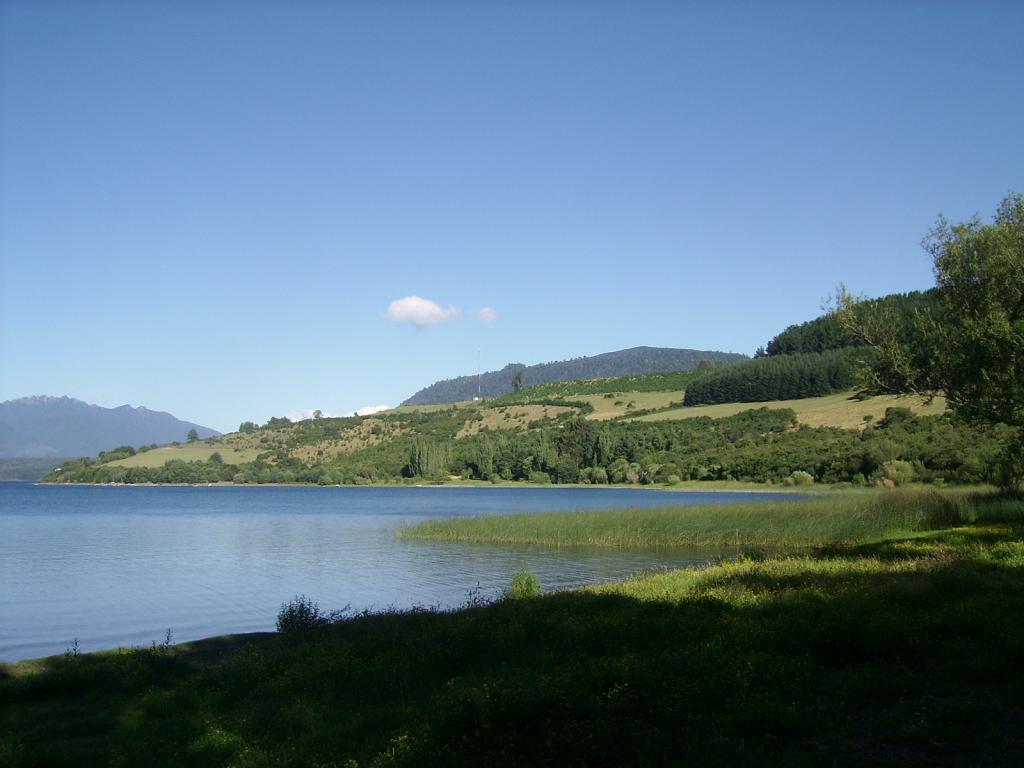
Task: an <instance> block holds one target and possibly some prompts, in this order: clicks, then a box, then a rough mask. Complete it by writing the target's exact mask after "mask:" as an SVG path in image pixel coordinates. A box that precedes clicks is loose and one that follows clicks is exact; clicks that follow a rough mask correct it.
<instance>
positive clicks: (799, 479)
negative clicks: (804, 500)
mask: <svg viewBox="0 0 1024 768" xmlns="http://www.w3.org/2000/svg"><path fill="white" fill-rule="evenodd" d="M790 477H792V478H793V485H814V475H812V474H811V473H810V472H804V471H803V470H802V469H798V470H796V471H795V472H794V473H793V474H792V475H790Z"/></svg>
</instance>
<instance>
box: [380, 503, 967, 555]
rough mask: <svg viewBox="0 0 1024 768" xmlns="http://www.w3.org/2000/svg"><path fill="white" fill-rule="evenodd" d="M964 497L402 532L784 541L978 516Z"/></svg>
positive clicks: (681, 543)
mask: <svg viewBox="0 0 1024 768" xmlns="http://www.w3.org/2000/svg"><path fill="white" fill-rule="evenodd" d="M976 514H977V512H976V511H975V508H974V507H973V506H972V505H971V504H970V503H969V501H968V500H967V499H966V497H964V496H962V495H955V494H939V493H934V492H904V493H898V492H885V493H882V492H869V493H854V494H849V495H845V494H844V495H837V496H830V497H827V498H814V499H808V500H806V501H801V502H793V501H791V500H779V501H767V502H760V501H759V502H750V503H746V504H726V505H707V506H690V507H664V508H654V509H645V508H638V509H617V510H608V511H601V512H558V513H551V514H522V515H500V516H496V517H468V518H452V519H447V520H428V521H426V522H423V523H419V524H417V525H414V526H410V527H407V528H404V529H402V530H400V531H399V533H398V535H399V537H400V538H403V539H409V540H422V541H455V542H472V543H480V544H516V545H520V544H535V545H544V546H554V547H567V546H588V547H625V548H658V547H722V546H744V547H780V546H781V547H784V546H799V547H806V546H821V545H824V544H831V543H834V542H838V541H863V540H867V539H877V538H880V537H884V536H887V535H892V534H896V533H904V532H909V531H921V530H930V529H934V528H940V527H944V526H948V525H949V524H951V523H955V522H961V521H966V520H968V519H970V518H971V516H972V515H976Z"/></svg>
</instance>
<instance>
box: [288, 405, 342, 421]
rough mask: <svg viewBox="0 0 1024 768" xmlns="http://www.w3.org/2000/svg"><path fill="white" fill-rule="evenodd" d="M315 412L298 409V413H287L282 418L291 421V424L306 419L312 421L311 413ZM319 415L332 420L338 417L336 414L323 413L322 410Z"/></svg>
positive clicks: (313, 409) (307, 409)
mask: <svg viewBox="0 0 1024 768" xmlns="http://www.w3.org/2000/svg"><path fill="white" fill-rule="evenodd" d="M316 410H317V409H316V408H303V409H300V410H298V411H289V412H288V413H286V414H285V415H284V416H285V418H286V419H288V420H289V421H293V422H294V421H305V420H306V419H312V418H313V412H314V411H316ZM320 415H321V416H323V417H324V418H325V419H333V418H336V417H337V416H338V414H336V413H331V412H329V411H325V410H322V409H321V410H320Z"/></svg>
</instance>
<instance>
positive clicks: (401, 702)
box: [0, 497, 1024, 766]
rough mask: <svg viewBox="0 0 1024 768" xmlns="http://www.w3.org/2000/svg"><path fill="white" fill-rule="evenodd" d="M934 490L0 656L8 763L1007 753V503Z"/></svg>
mask: <svg viewBox="0 0 1024 768" xmlns="http://www.w3.org/2000/svg"><path fill="white" fill-rule="evenodd" d="M805 503H807V502H801V505H802V504H805ZM951 503H954V504H958V505H959V506H958V507H957V509H959V510H960V512H961V513H962V514H964V515H965V516H966V517H968V518H973V519H974V522H970V521H967V520H953V519H949V520H948V522H947V523H946V524H944V525H941V526H938V527H936V528H935V529H933V530H907V531H902V532H900V531H894V532H892V533H890V534H889V535H887V536H884V537H882V538H881V539H878V540H874V541H869V540H858V541H848V542H846V543H833V544H830V545H826V546H820V547H817V548H814V549H812V550H809V551H802V552H799V553H793V554H788V555H776V556H763V555H760V556H750V557H747V558H743V559H740V560H737V561H730V562H723V563H720V564H717V565H713V566H711V567H708V568H703V569H681V570H671V571H666V572H663V573H654V574H646V575H641V576H637V577H634V578H630V579H627V580H625V581H618V582H614V583H608V584H603V585H599V586H595V587H591V588H586V589H575V590H566V591H559V592H555V593H551V594H545V595H542V596H540V597H537V598H529V599H520V600H510V599H506V600H500V601H498V602H495V603H490V604H480V605H471V606H468V607H465V608H463V609H459V610H454V611H439V612H432V611H397V612H393V611H392V612H387V611H386V612H383V613H378V614H370V615H359V616H356V617H353V618H348V619H345V620H343V621H340V622H337V623H334V624H330V625H328V626H323V627H320V628H315V627H311V628H310V629H309V631H306V632H298V633H296V634H291V635H277V634H266V633H263V634H251V635H236V636H228V637H219V638H209V639H207V640H204V641H200V642H196V643H187V644H182V645H180V646H170V645H168V646H160V645H155V646H153V647H150V648H141V649H135V650H131V651H120V652H117V651H115V652H106V653H99V654H86V655H82V656H76V655H74V654H69V655H65V656H56V657H51V658H49V659H44V660H35V661H32V662H23V663H21V664H19V665H14V666H0V703H2V704H3V705H4V706H2V707H0V744H3V745H4V746H3V747H0V757H3V758H4V761H5V764H9V765H11V766H20V765H29V764H40V763H45V764H52V765H71V764H108V763H111V762H120V763H124V764H132V765H158V764H170V763H174V762H180V756H181V755H183V754H187V755H188V756H189V763H190V764H193V765H227V764H245V763H251V762H252V760H251V756H252V755H254V754H258V755H259V756H260V761H261V762H262V764H271V765H311V764H316V763H322V764H330V762H331V761H334V762H335V763H336V764H344V762H345V761H348V764H349V765H371V764H374V765H377V764H380V765H385V764H386V765H392V764H395V765H397V764H415V765H419V764H428V763H435V762H437V761H438V760H440V761H441V762H443V763H445V764H449V765H471V764H481V763H491V764H513V763H517V764H532V765H554V764H559V765H567V764H575V765H596V764H617V765H638V766H639V765H650V764H656V763H658V762H659V760H662V759H664V757H665V756H666V755H677V756H685V757H686V761H687V763H688V764H693V765H723V764H749V761H750V756H751V755H757V761H758V762H760V763H761V764H765V763H771V764H775V765H809V764H810V765H816V764H831V763H832V761H833V760H834V758H835V756H836V755H842V756H843V764H844V765H856V766H860V765H864V766H867V765H922V766H923V765H935V764H951V765H952V764H956V765H979V764H984V765H1011V764H1014V762H1015V758H1016V757H1019V754H1020V748H1021V746H1022V744H1024V685H1022V684H1021V682H1020V677H1019V675H1018V674H1017V672H1018V670H1019V662H1020V659H1021V658H1022V654H1024V645H1022V641H1021V639H1020V638H1021V637H1024V522H1022V519H1024V514H1022V506H1024V503H1022V502H1021V501H1020V500H1019V499H997V498H991V497H977V498H972V499H969V500H968V501H967V502H964V504H960V499H957V498H953V499H952V500H951ZM798 506H800V505H798ZM87 702H88V703H87ZM552 713H557V717H553V716H552ZM175 756H177V759H176V758H175ZM247 756H249V757H247ZM339 760H340V761H341V762H339Z"/></svg>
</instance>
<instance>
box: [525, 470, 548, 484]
mask: <svg viewBox="0 0 1024 768" xmlns="http://www.w3.org/2000/svg"><path fill="white" fill-rule="evenodd" d="M529 481H530V482H531V483H544V484H547V483H550V482H551V475H549V474H548V473H547V472H531V473H530V477H529Z"/></svg>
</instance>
